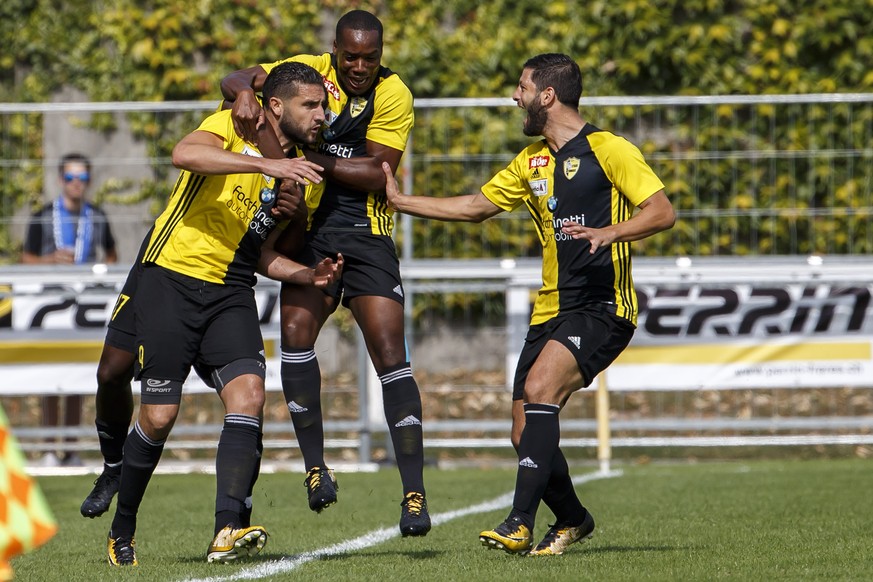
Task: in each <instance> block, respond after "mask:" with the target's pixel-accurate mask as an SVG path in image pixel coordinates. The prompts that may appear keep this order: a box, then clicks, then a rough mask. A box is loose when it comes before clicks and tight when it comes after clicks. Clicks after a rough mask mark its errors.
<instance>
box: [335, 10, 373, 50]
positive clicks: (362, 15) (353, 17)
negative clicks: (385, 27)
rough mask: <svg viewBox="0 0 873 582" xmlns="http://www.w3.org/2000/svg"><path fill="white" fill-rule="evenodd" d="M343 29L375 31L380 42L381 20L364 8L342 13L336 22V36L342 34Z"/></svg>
mask: <svg viewBox="0 0 873 582" xmlns="http://www.w3.org/2000/svg"><path fill="white" fill-rule="evenodd" d="M344 30H365V31H376V32H377V33H378V34H379V44H380V45H381V44H382V22H381V21H380V20H379V19H378V18H376V16H375V15H374V14H372V13H370V12H367V11H366V10H352V11H351V12H346V13H345V14H343V15H342V16H341V17H340V19H339V20H337V22H336V37H337V38H339V37H340V36H342V31H344Z"/></svg>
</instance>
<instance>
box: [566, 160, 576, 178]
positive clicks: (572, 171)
mask: <svg viewBox="0 0 873 582" xmlns="http://www.w3.org/2000/svg"><path fill="white" fill-rule="evenodd" d="M578 171H579V158H567V159H566V160H564V175H565V176H566V177H567V179H568V180H572V179H573V176H575V175H576V172H578Z"/></svg>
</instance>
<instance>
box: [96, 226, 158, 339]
mask: <svg viewBox="0 0 873 582" xmlns="http://www.w3.org/2000/svg"><path fill="white" fill-rule="evenodd" d="M154 229H155V227H154V226H152V227H151V228H150V229H149V231H148V232H147V233H146V235H145V237H144V238H143V240H142V244H140V246H139V251H138V252H137V254H136V260H134V261H133V266H132V267H131V268H130V271H129V272H128V273H127V279H125V281H124V286H123V287H122V288H121V293H119V294H118V299H117V300H116V301H115V307H113V308H112V315H111V317H110V318H109V323H108V325H107V328H108V329H107V330H106V343H107V344H109V345H110V346H112V347H114V348H118V349H120V350H124V351H125V352H130V353H131V354H133V353H135V352H136V326H135V325H134V317H133V297H134V295H136V287H137V285H138V284H139V276H140V274H141V273H142V269H143V266H142V259H143V256H145V251H146V247H147V246H148V242H149V240H151V238H152V231H154Z"/></svg>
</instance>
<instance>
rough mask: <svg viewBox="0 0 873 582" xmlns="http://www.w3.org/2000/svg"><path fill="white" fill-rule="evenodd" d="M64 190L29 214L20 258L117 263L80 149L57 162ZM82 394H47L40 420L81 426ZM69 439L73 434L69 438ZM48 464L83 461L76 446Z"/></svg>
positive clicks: (45, 423)
mask: <svg viewBox="0 0 873 582" xmlns="http://www.w3.org/2000/svg"><path fill="white" fill-rule="evenodd" d="M58 169H59V172H60V181H61V195H60V196H59V197H58V198H56V199H55V200H53V201H52V202H50V203H48V204H46V205H44V206H43V207H42V208H41V209H40V210H39V211H38V212H37V213H36V214H34V215H33V216H32V217H31V220H30V224H29V225H28V227H27V234H26V236H25V238H24V249H23V253H22V257H21V260H22V262H23V263H26V264H40V263H41V264H49V263H54V264H58V263H63V264H94V263H98V262H102V263H115V262H117V261H118V255H117V253H116V250H115V239H114V238H113V236H112V230H111V229H110V228H109V221H108V220H107V219H106V214H105V213H104V212H103V211H102V210H101V209H100V208H98V207H96V206H94V205H92V204H90V203H89V202H88V201H87V200H86V193H87V191H88V186H90V184H91V162H90V161H89V160H88V158H86V157H85V156H83V155H81V154H67V155H65V156H64V157H63V158H62V159H61V163H60V165H59V167H58ZM81 423H82V396H81V395H80V394H71V395H69V396H63V397H62V396H45V397H43V402H42V424H43V426H45V427H53V426H79V425H80V424H81ZM65 441H66V442H73V441H75V438H71V437H68V438H66V439H65ZM42 464H43V465H46V466H57V465H64V466H76V465H81V464H82V461H81V459H80V458H79V455H77V454H76V453H75V451H61V452H57V453H56V452H53V451H50V452H47V453H46V454H45V455H44V456H43V458H42Z"/></svg>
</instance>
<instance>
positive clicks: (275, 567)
mask: <svg viewBox="0 0 873 582" xmlns="http://www.w3.org/2000/svg"><path fill="white" fill-rule="evenodd" d="M621 475H622V472H621V471H598V472H597V473H589V474H587V475H580V476H579V477H574V478H573V484H574V485H581V484H583V483H587V482H589V481H597V480H599V479H610V478H612V477H620V476H621ZM513 496H514V492H512V491H510V492H509V493H504V494H503V495H501V496H499V497H495V498H494V499H491V500H490V501H484V502H482V503H479V504H477V505H470V506H468V507H464V508H462V509H456V510H454V511H446V512H443V513H437V514H434V515H432V516H431V523H432V524H433V525H440V524H442V523H446V522H447V521H451V520H453V519H457V518H459V517H465V516H468V515H474V514H477V513H488V512H489V511H495V510H498V509H500V508H503V507H509V506H510V505H512V498H513ZM399 535H400V530H399V529H398V528H397V526H394V527H384V528H382V529H377V530H373V531H371V532H368V533H366V534H364V535H362V536H360V537H357V538H354V539H351V540H346V541H344V542H340V543H338V544H334V545H332V546H328V547H326V548H321V549H318V550H313V551H311V552H303V553H302V554H295V555H292V556H285V557H283V558H282V559H280V560H274V561H270V562H264V563H261V564H258V565H256V566H252V567H251V568H246V569H245V570H241V571H239V572H237V573H236V574H231V575H230V576H210V577H209V578H189V579H187V580H186V582H230V581H232V580H260V579H263V578H270V577H271V576H275V575H277V574H284V573H286V572H290V571H292V570H295V569H297V568H299V567H300V566H302V565H304V564H306V563H308V562H312V561H313V560H318V559H321V558H324V557H326V556H336V555H339V554H345V553H348V552H354V551H356V550H363V549H364V548H369V547H371V546H375V545H378V544H381V543H382V542H386V541H388V540H390V539H391V538H396V537H398V536H399Z"/></svg>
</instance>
